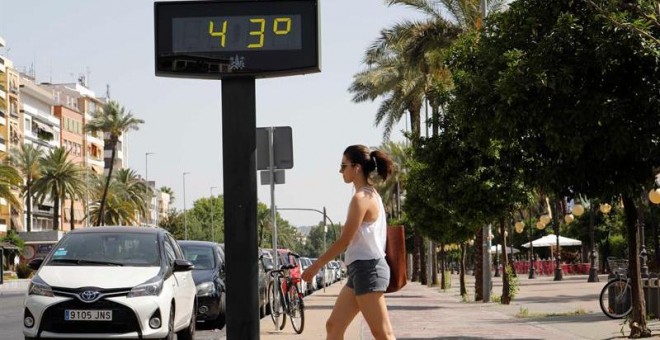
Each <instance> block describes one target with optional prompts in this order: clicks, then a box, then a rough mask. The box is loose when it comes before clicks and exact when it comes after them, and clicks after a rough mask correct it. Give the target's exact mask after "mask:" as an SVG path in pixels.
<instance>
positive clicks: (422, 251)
mask: <svg viewBox="0 0 660 340" xmlns="http://www.w3.org/2000/svg"><path fill="white" fill-rule="evenodd" d="M419 239H420V240H419V283H421V284H423V285H426V284H428V282H429V280H428V275H426V274H427V273H426V272H427V269H428V268H427V267H426V264H427V262H426V241H425V240H424V238H423V237H422V236H421V235H420V236H419Z"/></svg>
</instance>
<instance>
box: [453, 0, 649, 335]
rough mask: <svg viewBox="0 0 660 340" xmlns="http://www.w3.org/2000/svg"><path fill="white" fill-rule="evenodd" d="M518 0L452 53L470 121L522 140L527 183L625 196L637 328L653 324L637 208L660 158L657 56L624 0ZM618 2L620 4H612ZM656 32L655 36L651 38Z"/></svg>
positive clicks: (635, 331)
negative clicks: (647, 301) (642, 269)
mask: <svg viewBox="0 0 660 340" xmlns="http://www.w3.org/2000/svg"><path fill="white" fill-rule="evenodd" d="M591 3H594V4H597V5H598V6H599V7H600V8H601V9H603V11H599V10H598V8H596V6H593V5H591V4H590V3H589V2H582V1H574V2H564V1H551V2H548V1H541V0H520V1H517V2H514V3H512V4H511V5H510V8H509V10H508V11H507V12H505V13H502V14H498V15H495V16H494V17H493V19H492V21H491V22H489V23H488V25H487V27H486V30H485V32H484V34H483V35H482V36H480V37H479V38H478V39H476V38H475V39H472V40H471V43H467V44H463V45H462V46H461V47H460V48H459V53H458V55H459V57H458V58H456V59H455V60H454V61H453V63H452V64H451V67H452V71H453V74H454V76H455V79H454V81H455V84H456V91H455V92H454V95H455V102H456V103H457V105H460V106H461V107H462V111H463V112H464V115H463V116H462V119H463V120H462V122H461V123H462V124H463V126H472V127H473V128H474V129H476V130H480V131H481V134H483V135H488V136H495V138H498V139H500V140H502V141H503V143H505V144H510V145H518V146H519V147H520V150H522V152H524V153H525V156H524V159H525V161H526V163H525V164H524V165H523V166H522V167H521V169H522V170H523V171H524V174H525V177H526V179H527V182H528V183H531V184H533V185H535V186H538V187H540V188H542V189H543V190H544V191H545V192H548V193H553V194H554V195H557V196H558V197H562V196H575V195H577V194H584V195H587V196H589V197H596V198H600V199H606V200H611V199H614V198H617V197H621V198H622V201H623V205H624V210H625V216H626V225H627V236H628V241H629V264H630V268H629V273H630V276H631V279H632V295H633V312H632V314H631V323H630V324H631V333H630V336H631V337H645V336H649V335H650V331H649V330H648V327H647V325H646V318H645V310H644V309H645V308H644V302H643V297H642V289H641V278H640V267H639V257H638V254H639V244H638V237H639V234H638V232H637V230H638V225H637V224H638V223H639V221H640V218H638V213H639V212H641V210H640V209H639V207H640V204H642V203H641V200H642V198H643V197H644V198H645V196H646V189H645V188H648V187H649V186H650V185H651V183H652V181H653V176H654V174H655V173H654V170H655V169H656V167H657V166H658V163H657V160H658V159H660V148H658V146H657V142H658V140H660V132H659V130H658V129H657V126H658V124H659V119H658V117H660V96H658V95H657V94H658V93H659V92H660V82H658V81H657V79H660V58H658V52H657V49H655V48H653V47H652V46H654V45H652V44H649V37H648V35H647V34H645V33H648V34H650V35H651V38H653V39H657V37H658V36H659V35H660V32H659V29H658V28H657V27H656V26H653V27H650V28H649V29H648V30H647V31H646V32H645V33H644V32H640V31H639V30H637V29H636V28H634V27H626V26H625V25H624V26H620V25H617V24H613V23H612V21H611V20H610V19H611V18H612V17H615V18H616V17H619V16H620V14H618V13H617V12H618V11H624V12H625V16H626V18H627V20H630V21H631V22H636V21H637V20H641V21H644V20H647V18H646V16H647V14H651V13H647V12H645V11H644V10H642V11H638V10H629V9H627V6H629V5H628V2H626V1H618V0H613V1H604V0H602V1H600V0H598V1H596V0H594V1H591ZM614 9H616V12H615V11H614ZM653 39H651V40H653Z"/></svg>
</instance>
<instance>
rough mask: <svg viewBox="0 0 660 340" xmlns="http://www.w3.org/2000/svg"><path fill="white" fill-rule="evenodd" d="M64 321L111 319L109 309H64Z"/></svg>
mask: <svg viewBox="0 0 660 340" xmlns="http://www.w3.org/2000/svg"><path fill="white" fill-rule="evenodd" d="M64 320H66V321H112V311H111V310H77V309H65V310H64Z"/></svg>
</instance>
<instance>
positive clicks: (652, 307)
mask: <svg viewBox="0 0 660 340" xmlns="http://www.w3.org/2000/svg"><path fill="white" fill-rule="evenodd" d="M652 275H653V274H651V276H650V277H649V279H648V281H649V284H648V286H649V288H648V298H645V301H646V315H648V316H649V317H651V318H654V319H657V318H658V315H660V313H658V289H659V287H658V279H657V278H655V277H652Z"/></svg>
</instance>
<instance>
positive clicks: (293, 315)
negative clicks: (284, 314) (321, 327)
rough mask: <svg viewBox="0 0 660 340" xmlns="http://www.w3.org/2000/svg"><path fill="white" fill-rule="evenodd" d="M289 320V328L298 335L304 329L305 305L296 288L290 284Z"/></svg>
mask: <svg viewBox="0 0 660 340" xmlns="http://www.w3.org/2000/svg"><path fill="white" fill-rule="evenodd" d="M288 312H289V318H290V319H291V326H293V330H294V331H296V333H298V334H300V333H302V332H303V328H305V304H304V303H303V297H302V294H301V293H300V291H299V290H298V286H296V285H295V284H292V285H291V287H289V308H288Z"/></svg>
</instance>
